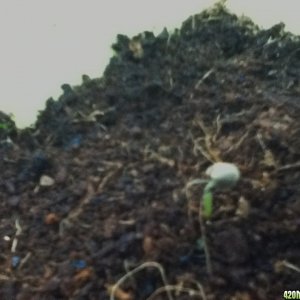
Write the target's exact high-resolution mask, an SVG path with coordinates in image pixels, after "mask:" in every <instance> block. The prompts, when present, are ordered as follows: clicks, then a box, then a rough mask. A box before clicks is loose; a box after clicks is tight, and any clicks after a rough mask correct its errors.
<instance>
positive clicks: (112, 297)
mask: <svg viewBox="0 0 300 300" xmlns="http://www.w3.org/2000/svg"><path fill="white" fill-rule="evenodd" d="M146 268H156V269H158V271H159V273H160V275H161V278H162V281H163V283H164V286H168V282H167V279H166V275H165V271H164V269H163V267H162V266H161V264H159V263H157V262H155V261H149V262H145V263H143V264H141V265H140V266H138V267H136V268H135V269H133V270H131V271H130V272H128V273H127V274H125V275H124V276H123V277H122V278H120V279H119V280H118V281H117V283H116V284H114V286H113V287H112V289H111V293H110V300H115V292H116V290H118V289H119V288H120V286H121V285H122V284H123V283H124V282H125V281H126V280H127V279H128V278H130V277H132V276H133V275H134V274H136V273H138V272H140V271H141V270H143V269H146ZM166 292H167V295H168V299H169V300H174V298H173V296H172V294H171V292H170V291H169V290H166Z"/></svg>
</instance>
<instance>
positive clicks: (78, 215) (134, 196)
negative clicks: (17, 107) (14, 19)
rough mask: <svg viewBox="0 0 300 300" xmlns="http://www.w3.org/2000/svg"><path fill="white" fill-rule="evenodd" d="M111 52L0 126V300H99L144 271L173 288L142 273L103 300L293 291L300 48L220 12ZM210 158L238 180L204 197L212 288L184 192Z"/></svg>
mask: <svg viewBox="0 0 300 300" xmlns="http://www.w3.org/2000/svg"><path fill="white" fill-rule="evenodd" d="M112 47H113V49H114V51H115V55H114V57H113V58H112V59H111V61H110V63H109V65H108V66H107V68H106V71H105V73H104V76H103V77H102V78H100V79H90V78H88V77H87V76H83V83H82V85H80V86H76V87H71V86H69V85H67V84H64V85H63V86H62V89H63V94H62V96H61V97H60V98H59V99H58V101H54V100H53V99H49V100H48V101H47V105H46V109H45V110H44V111H42V112H40V115H39V117H38V120H37V122H36V124H35V125H34V126H33V127H31V128H27V129H25V130H18V129H16V127H15V125H14V123H13V121H12V120H11V119H10V118H9V117H8V116H6V115H5V114H4V113H3V114H1V115H0V125H1V124H2V125H1V127H0V137H1V144H0V154H1V161H0V168H1V181H0V199H1V201H0V220H1V222H0V238H1V243H0V250H1V251H0V253H1V254H0V266H1V267H0V269H1V273H0V295H1V299H17V300H27V299H28V300H29V299H30V300H32V299H39V300H40V299H60V300H63V299H109V294H110V292H111V290H112V287H113V285H114V284H115V283H116V282H117V281H118V280H119V279H120V278H121V277H122V276H124V275H125V274H127V273H128V272H129V270H132V269H133V268H135V267H137V266H138V265H140V264H142V263H145V262H149V261H154V262H157V263H159V264H160V265H161V267H162V268H163V269H164V272H165V275H166V279H167V281H168V284H169V285H172V286H176V287H177V289H178V291H177V292H174V291H172V292H170V293H169V294H167V293H166V291H163V290H157V289H159V288H162V287H163V285H164V283H163V281H162V278H161V276H160V274H159V272H158V271H157V270H156V269H155V268H146V269H144V270H142V271H141V272H139V273H137V274H135V275H133V276H130V277H129V278H128V279H127V280H125V282H124V283H123V284H122V285H121V286H120V287H119V288H118V289H117V291H116V293H115V299H118V300H133V299H137V300H140V299H141V300H142V299H147V297H150V295H153V293H154V292H155V291H156V294H155V295H153V297H152V298H151V299H156V300H158V299H170V295H171V297H173V299H174V300H175V299H176V300H179V299H180V300H183V299H204V298H205V297H206V299H210V300H212V299H235V300H238V299H241V300H245V299H246V300H248V299H281V297H282V294H283V291H284V290H296V289H297V288H298V289H299V286H300V276H299V272H300V252H299V248H300V239H299V234H300V219H299V215H300V186H299V181H300V122H299V115H300V103H299V92H300V86H299V76H300V50H299V49H300V38H299V37H297V36H294V35H292V34H290V33H288V32H286V31H284V25H283V24H278V25H275V26H274V27H272V28H270V29H268V30H259V29H258V27H257V26H256V25H254V24H253V23H252V22H251V21H250V20H248V19H246V18H238V17H236V16H235V15H233V14H231V13H230V12H228V11H227V9H226V8H225V7H224V6H223V5H220V4H217V5H216V6H215V7H214V8H212V9H209V10H206V11H204V12H202V13H200V14H198V15H194V16H192V17H190V18H189V19H187V20H186V21H185V22H184V23H183V24H182V27H181V28H180V29H178V30H175V31H174V32H173V33H172V34H171V33H169V32H168V31H167V30H164V31H163V32H162V33H161V34H160V35H158V36H154V34H152V33H151V32H144V33H141V34H140V35H138V36H135V37H133V38H129V37H127V36H124V35H119V36H118V37H117V42H116V43H115V44H114V45H113V46H112ZM215 161H228V162H232V163H234V164H236V165H237V166H238V167H239V169H240V170H241V173H242V179H241V180H240V182H239V183H238V185H237V186H236V187H235V188H233V189H231V190H228V191H226V192H222V191H219V192H216V193H215V194H214V211H213V216H212V218H211V219H210V220H209V221H208V222H207V223H206V231H207V242H208V247H209V251H210V254H211V260H212V268H213V274H212V276H209V275H208V273H207V269H206V265H205V253H204V249H203V243H202V242H203V237H202V236H201V230H200V229H199V223H198V203H199V198H200V197H201V193H202V191H201V188H196V189H194V190H193V191H192V199H189V201H188V199H187V198H186V194H185V185H186V184H187V182H189V181H190V180H192V179H195V178H201V177H203V176H204V171H205V170H206V168H207V167H208V166H209V165H211V164H212V163H213V162H215ZM179 287H181V290H180V289H179ZM201 289H203V290H201ZM188 290H189V291H190V292H188ZM191 290H194V296H193V294H192V292H191ZM201 295H202V296H201Z"/></svg>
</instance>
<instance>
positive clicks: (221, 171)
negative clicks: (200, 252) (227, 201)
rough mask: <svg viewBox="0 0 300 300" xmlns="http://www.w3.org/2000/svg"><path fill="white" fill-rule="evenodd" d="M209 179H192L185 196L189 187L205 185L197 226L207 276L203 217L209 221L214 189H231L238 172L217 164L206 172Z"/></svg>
mask: <svg viewBox="0 0 300 300" xmlns="http://www.w3.org/2000/svg"><path fill="white" fill-rule="evenodd" d="M205 173H206V175H208V176H209V179H199V178H197V179H194V180H192V181H190V182H188V184H187V185H186V195H187V198H188V199H190V195H189V193H188V190H189V188H190V187H191V186H193V185H196V184H203V183H205V184H206V185H205V187H204V190H203V194H202V198H201V200H200V205H199V224H200V230H201V239H202V243H203V248H204V252H205V259H206V268H207V272H208V274H209V275H212V266H211V260H210V252H209V248H208V244H207V240H206V226H205V222H204V220H203V217H205V218H207V219H209V218H210V217H211V215H212V212H213V191H214V190H215V189H226V188H232V187H233V186H234V185H235V184H236V183H237V181H238V180H239V178H240V171H239V169H238V168H237V166H236V165H234V164H232V163H225V162H217V163H214V164H213V165H212V166H210V167H209V168H208V169H207V170H206V172H205Z"/></svg>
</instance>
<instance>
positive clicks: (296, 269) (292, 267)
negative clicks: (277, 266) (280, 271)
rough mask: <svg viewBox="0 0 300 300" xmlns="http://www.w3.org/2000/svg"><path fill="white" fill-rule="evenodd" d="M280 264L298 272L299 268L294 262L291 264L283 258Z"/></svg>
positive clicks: (299, 271)
mask: <svg viewBox="0 0 300 300" xmlns="http://www.w3.org/2000/svg"><path fill="white" fill-rule="evenodd" d="M282 265H283V266H285V267H286V268H288V269H291V270H294V271H296V272H298V273H300V268H299V267H298V266H296V265H294V264H291V263H290V262H288V261H287V260H283V261H282Z"/></svg>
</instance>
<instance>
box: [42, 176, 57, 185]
mask: <svg viewBox="0 0 300 300" xmlns="http://www.w3.org/2000/svg"><path fill="white" fill-rule="evenodd" d="M54 182H55V181H54V179H53V178H51V177H50V176H47V175H42V176H41V178H40V185H41V186H51V185H53V184H54Z"/></svg>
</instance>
